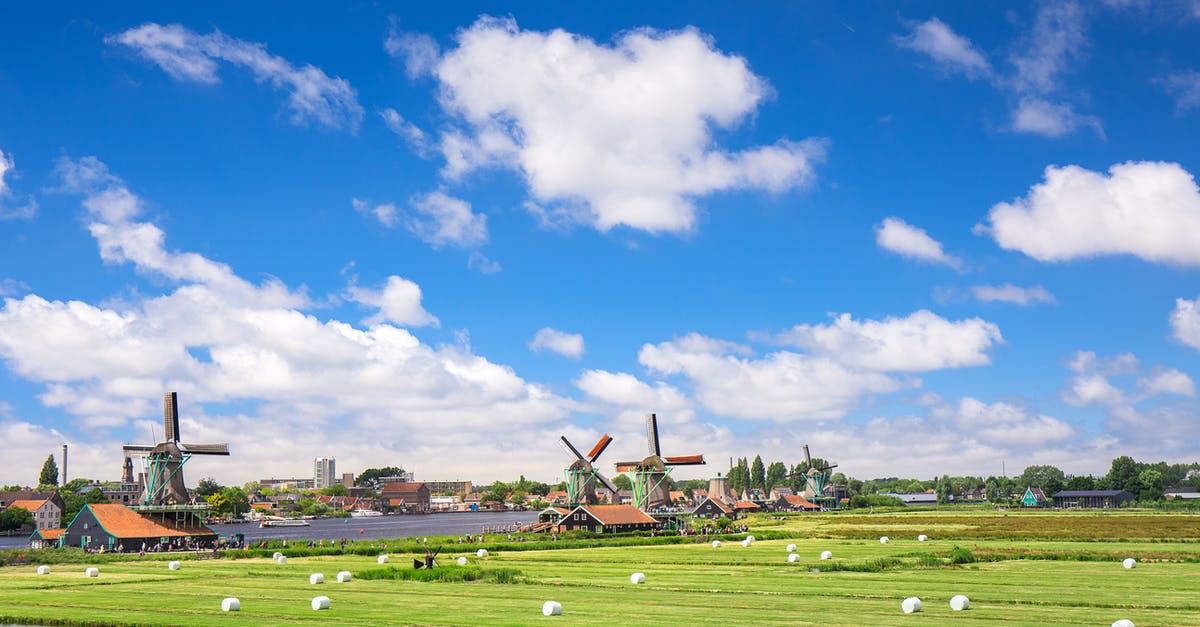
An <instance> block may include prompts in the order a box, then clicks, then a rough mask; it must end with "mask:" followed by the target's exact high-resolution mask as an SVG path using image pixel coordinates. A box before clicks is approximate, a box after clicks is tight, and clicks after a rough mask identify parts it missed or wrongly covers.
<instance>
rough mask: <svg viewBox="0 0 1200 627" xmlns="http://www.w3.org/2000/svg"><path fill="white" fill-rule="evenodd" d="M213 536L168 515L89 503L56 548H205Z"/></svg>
mask: <svg viewBox="0 0 1200 627" xmlns="http://www.w3.org/2000/svg"><path fill="white" fill-rule="evenodd" d="M216 541H217V534H216V533H215V532H214V531H213V530H211V529H209V528H208V527H205V526H204V525H200V524H191V525H189V524H181V523H178V522H176V521H175V520H173V519H172V518H171V517H170V516H169V515H158V514H141V513H138V512H135V511H133V510H131V509H129V508H128V507H125V506H124V505H121V504H120V503H89V504H87V505H84V506H83V509H81V510H79V513H78V514H76V515H75V518H74V519H73V520H71V523H70V524H69V525H67V527H66V529H65V530H64V531H63V533H62V536H61V538H60V542H59V544H60V546H75V547H81V548H85V549H93V550H101V549H103V550H105V551H118V550H123V551H138V550H141V549H142V547H143V546H144V547H145V548H147V549H153V548H160V549H163V550H173V549H185V548H208V547H211V546H212V545H213V544H214V543H215V542H216Z"/></svg>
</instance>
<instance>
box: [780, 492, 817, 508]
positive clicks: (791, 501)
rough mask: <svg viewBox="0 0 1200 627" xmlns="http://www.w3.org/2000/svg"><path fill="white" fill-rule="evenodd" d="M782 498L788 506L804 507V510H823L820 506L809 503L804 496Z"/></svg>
mask: <svg viewBox="0 0 1200 627" xmlns="http://www.w3.org/2000/svg"><path fill="white" fill-rule="evenodd" d="M780 498H781V499H783V500H784V501H787V504H788V505H791V506H792V507H803V508H804V509H821V506H820V505H817V504H815V503H812V502H809V500H808V499H806V498H804V495H803V494H785V495H783V496H782V497H780Z"/></svg>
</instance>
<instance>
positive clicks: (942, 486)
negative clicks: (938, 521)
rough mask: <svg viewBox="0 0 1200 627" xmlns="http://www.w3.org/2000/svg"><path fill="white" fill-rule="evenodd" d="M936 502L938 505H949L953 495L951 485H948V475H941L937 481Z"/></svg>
mask: <svg viewBox="0 0 1200 627" xmlns="http://www.w3.org/2000/svg"><path fill="white" fill-rule="evenodd" d="M935 489H936V490H937V502H938V505H946V504H948V503H950V497H951V496H953V494H954V487H953V484H951V483H950V475H942V478H941V479H938V481H937V488H935Z"/></svg>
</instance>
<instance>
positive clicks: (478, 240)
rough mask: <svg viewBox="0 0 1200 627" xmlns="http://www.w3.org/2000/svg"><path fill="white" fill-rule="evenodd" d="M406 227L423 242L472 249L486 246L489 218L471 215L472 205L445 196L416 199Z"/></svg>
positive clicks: (430, 195)
mask: <svg viewBox="0 0 1200 627" xmlns="http://www.w3.org/2000/svg"><path fill="white" fill-rule="evenodd" d="M411 204H412V212H411V213H409V214H408V216H407V217H406V218H405V220H404V226H405V228H407V229H408V230H409V231H411V232H412V233H413V234H414V235H416V236H417V237H419V238H421V241H423V242H425V243H427V244H429V245H430V246H433V247H434V248H441V247H442V246H446V245H452V246H460V247H463V248H469V247H472V246H479V245H480V244H483V243H484V242H487V237H488V234H487V216H485V215H483V214H479V213H475V212H473V211H471V204H470V203H468V202H467V201H465V200H462V199H461V198H455V197H453V196H447V195H446V194H445V193H443V192H430V193H428V194H425V195H423V196H417V197H416V198H414V199H413V200H412V202H411Z"/></svg>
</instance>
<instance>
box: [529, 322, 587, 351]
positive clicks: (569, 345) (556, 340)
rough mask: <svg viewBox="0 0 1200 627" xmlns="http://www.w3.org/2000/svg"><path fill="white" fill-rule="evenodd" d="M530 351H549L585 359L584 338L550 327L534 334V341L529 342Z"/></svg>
mask: <svg viewBox="0 0 1200 627" xmlns="http://www.w3.org/2000/svg"><path fill="white" fill-rule="evenodd" d="M529 350H531V351H535V352H536V351H544V350H548V351H553V352H555V353H558V354H559V355H562V356H564V357H570V358H571V359H579V358H580V357H583V351H584V345H583V336H582V335H580V334H578V333H567V332H565V331H559V330H558V329H552V328H550V327H542V328H541V329H538V332H537V333H534V334H533V339H532V340H530V341H529Z"/></svg>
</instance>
